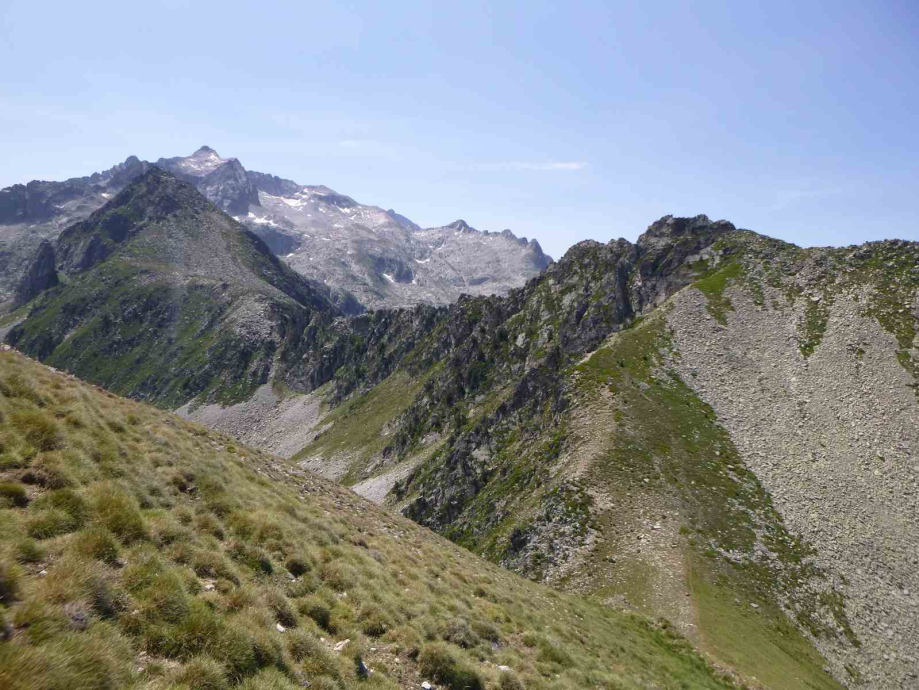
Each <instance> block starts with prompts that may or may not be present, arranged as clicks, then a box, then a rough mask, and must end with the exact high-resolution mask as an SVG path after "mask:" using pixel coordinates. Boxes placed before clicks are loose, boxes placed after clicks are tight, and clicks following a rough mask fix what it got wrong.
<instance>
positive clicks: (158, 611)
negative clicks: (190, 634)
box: [136, 571, 191, 623]
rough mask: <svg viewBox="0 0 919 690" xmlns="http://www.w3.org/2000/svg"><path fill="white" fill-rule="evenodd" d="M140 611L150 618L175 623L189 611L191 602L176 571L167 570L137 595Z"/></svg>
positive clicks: (182, 618)
mask: <svg viewBox="0 0 919 690" xmlns="http://www.w3.org/2000/svg"><path fill="white" fill-rule="evenodd" d="M136 597H137V600H138V603H139V605H140V612H141V613H142V614H143V615H144V616H145V617H147V618H148V619H150V620H157V621H166V622H168V623H177V622H180V621H182V620H184V619H185V618H186V617H187V616H188V614H189V612H190V611H191V602H190V600H189V597H188V595H187V594H186V593H185V583H183V582H182V578H180V577H179V575H178V573H175V572H172V571H167V572H164V573H161V574H160V575H158V576H157V577H156V578H155V579H154V580H153V582H151V583H150V584H149V585H148V586H147V587H145V588H144V589H143V590H141V591H140V592H139V593H138V594H137V595H136Z"/></svg>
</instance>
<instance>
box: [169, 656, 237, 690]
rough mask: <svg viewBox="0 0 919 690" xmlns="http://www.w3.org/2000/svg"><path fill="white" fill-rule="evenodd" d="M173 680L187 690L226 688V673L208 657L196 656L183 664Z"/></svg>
mask: <svg viewBox="0 0 919 690" xmlns="http://www.w3.org/2000/svg"><path fill="white" fill-rule="evenodd" d="M174 680H175V682H177V683H180V684H183V685H184V686H185V687H187V688H188V689H189V690H223V688H225V687H227V671H226V668H225V667H224V665H223V664H221V663H220V662H219V661H217V660H215V659H213V658H211V657H209V656H196V657H192V658H191V659H189V660H188V661H186V662H185V665H184V666H182V668H181V669H179V670H178V672H176V674H175V676H174Z"/></svg>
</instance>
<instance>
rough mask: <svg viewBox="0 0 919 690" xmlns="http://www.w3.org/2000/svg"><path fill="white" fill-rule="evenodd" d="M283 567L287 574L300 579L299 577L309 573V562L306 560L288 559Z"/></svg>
mask: <svg viewBox="0 0 919 690" xmlns="http://www.w3.org/2000/svg"><path fill="white" fill-rule="evenodd" d="M285 565H286V566H287V570H288V572H289V573H290V574H291V575H293V576H294V577H300V576H301V575H304V574H306V573H307V572H309V569H310V564H309V561H308V560H307V559H306V558H301V557H298V556H294V557H292V558H288V559H287V563H285Z"/></svg>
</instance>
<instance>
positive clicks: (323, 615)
mask: <svg viewBox="0 0 919 690" xmlns="http://www.w3.org/2000/svg"><path fill="white" fill-rule="evenodd" d="M298 608H299V610H300V613H302V614H303V615H304V616H309V617H310V618H312V619H313V621H315V623H316V625H318V626H319V627H320V628H322V629H323V630H325V631H327V632H330V633H334V632H335V629H334V628H333V627H332V611H331V610H330V609H329V607H328V606H326V604H325V602H323V601H322V600H321V599H319V598H318V597H315V596H312V597H308V598H307V599H304V600H303V601H301V602H300V605H299V607H298Z"/></svg>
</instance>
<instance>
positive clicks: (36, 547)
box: [16, 538, 45, 563]
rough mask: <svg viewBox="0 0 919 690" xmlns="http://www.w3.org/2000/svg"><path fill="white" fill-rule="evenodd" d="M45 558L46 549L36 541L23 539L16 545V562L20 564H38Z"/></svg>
mask: <svg viewBox="0 0 919 690" xmlns="http://www.w3.org/2000/svg"><path fill="white" fill-rule="evenodd" d="M44 557H45V549H44V548H43V547H42V545H41V544H39V543H38V542H37V541H35V540H34V539H28V538H23V539H21V540H19V542H17V544H16V560H17V561H19V562H20V563H38V562H39V561H40V560H41V559H42V558H44Z"/></svg>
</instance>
